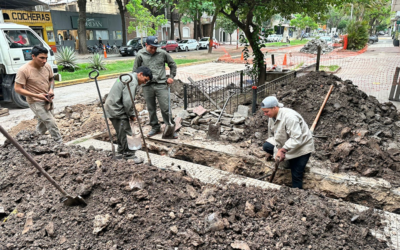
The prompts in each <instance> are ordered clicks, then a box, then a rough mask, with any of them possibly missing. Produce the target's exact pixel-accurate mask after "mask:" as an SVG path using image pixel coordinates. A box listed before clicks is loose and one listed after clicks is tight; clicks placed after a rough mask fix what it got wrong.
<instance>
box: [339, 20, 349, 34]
mask: <svg viewBox="0 0 400 250" xmlns="http://www.w3.org/2000/svg"><path fill="white" fill-rule="evenodd" d="M348 23H349V21H348V20H341V21H340V23H339V25H338V26H337V28H338V30H341V31H342V32H343V31H344V30H345V29H346V27H347V24H348Z"/></svg>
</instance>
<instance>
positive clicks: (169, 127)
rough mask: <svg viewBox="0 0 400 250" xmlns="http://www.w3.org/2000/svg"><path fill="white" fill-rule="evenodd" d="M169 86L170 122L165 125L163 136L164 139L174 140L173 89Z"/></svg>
mask: <svg viewBox="0 0 400 250" xmlns="http://www.w3.org/2000/svg"><path fill="white" fill-rule="evenodd" d="M167 85H168V122H169V124H166V125H165V128H164V132H163V135H162V139H174V133H175V124H172V122H171V87H170V86H169V84H168V83H167Z"/></svg>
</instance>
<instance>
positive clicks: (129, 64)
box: [58, 59, 206, 81]
mask: <svg viewBox="0 0 400 250" xmlns="http://www.w3.org/2000/svg"><path fill="white" fill-rule="evenodd" d="M134 61H135V60H134V59H133V60H127V61H116V62H108V63H107V62H106V64H105V67H106V68H107V70H102V71H100V75H106V74H113V73H125V72H129V71H132V68H133V62H134ZM174 61H175V62H176V64H177V65H181V64H186V63H193V62H200V61H206V59H205V60H198V59H175V60H174ZM78 66H79V69H78V70H76V71H75V72H66V71H61V66H58V72H60V74H61V77H62V80H63V81H71V80H76V79H81V78H88V77H89V72H90V71H92V69H90V68H88V66H89V63H80V64H78Z"/></svg>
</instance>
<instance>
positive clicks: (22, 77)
mask: <svg viewBox="0 0 400 250" xmlns="http://www.w3.org/2000/svg"><path fill="white" fill-rule="evenodd" d="M15 82H16V83H18V84H21V85H25V84H26V74H25V71H23V70H18V72H17V75H16V77H15Z"/></svg>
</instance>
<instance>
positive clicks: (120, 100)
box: [104, 66, 153, 164]
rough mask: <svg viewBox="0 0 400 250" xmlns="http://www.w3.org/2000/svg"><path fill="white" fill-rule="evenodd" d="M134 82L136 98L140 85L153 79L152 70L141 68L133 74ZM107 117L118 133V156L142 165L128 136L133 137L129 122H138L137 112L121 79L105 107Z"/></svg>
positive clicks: (132, 90) (113, 88) (133, 94)
mask: <svg viewBox="0 0 400 250" xmlns="http://www.w3.org/2000/svg"><path fill="white" fill-rule="evenodd" d="M131 76H132V81H131V82H130V83H129V87H130V88H131V92H132V96H133V97H134V98H135V95H136V90H137V87H138V85H142V84H145V83H146V82H148V81H150V80H151V79H153V74H152V72H151V70H150V69H149V68H147V67H144V66H142V67H139V68H137V69H136V72H135V73H132V74H131ZM104 108H105V110H106V114H107V117H108V118H109V119H110V121H111V123H112V125H113V127H114V129H115V131H116V132H117V143H118V149H117V152H118V154H120V155H122V157H123V158H124V159H133V160H134V162H135V163H136V164H139V163H142V162H143V159H142V158H139V157H137V156H135V152H136V151H135V150H130V149H129V147H128V141H127V139H126V135H130V136H132V129H131V125H130V123H129V120H130V121H132V122H134V121H136V117H135V110H134V109H133V104H132V100H131V98H130V96H129V91H128V88H127V87H126V85H125V84H123V83H122V82H121V81H120V80H119V79H118V80H117V81H116V82H115V83H114V85H113V86H112V88H111V90H110V93H108V96H107V99H106V103H105V105H104Z"/></svg>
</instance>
